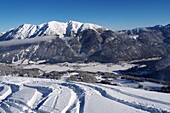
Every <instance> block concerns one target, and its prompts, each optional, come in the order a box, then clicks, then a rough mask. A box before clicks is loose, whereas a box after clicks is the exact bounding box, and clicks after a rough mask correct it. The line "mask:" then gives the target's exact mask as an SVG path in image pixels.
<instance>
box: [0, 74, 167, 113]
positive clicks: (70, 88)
mask: <svg viewBox="0 0 170 113" xmlns="http://www.w3.org/2000/svg"><path fill="white" fill-rule="evenodd" d="M14 79H15V80H14ZM24 81H25V82H24ZM136 91H138V90H136ZM140 91H142V90H140ZM142 92H144V93H146V94H148V93H149V91H145V90H143V91H142ZM26 93H27V94H26ZM153 94H155V95H154V96H157V95H159V96H160V94H161V93H158V92H157V93H153ZM27 95H28V96H27ZM161 96H166V97H167V100H169V101H165V100H159V99H157V98H150V97H147V96H141V95H137V94H135V93H134V92H130V90H129V91H128V89H127V90H125V89H123V88H122V87H120V86H109V85H103V84H90V83H89V84H88V83H78V82H66V81H57V80H50V79H38V78H34V79H33V78H22V77H0V113H18V112H23V113H30V112H31V113H89V112H99V110H100V109H102V110H103V111H101V113H103V112H107V113H112V112H123V111H124V110H126V112H127V113H129V112H130V113H136V112H138V113H139V112H140V113H141V112H151V113H170V94H164V93H162V95H161ZM162 98H163V97H162ZM98 105H99V106H98ZM91 106H93V107H95V108H90V107H91ZM157 106H158V107H157ZM114 109H115V110H118V111H113V110H114ZM109 110H110V111H109Z"/></svg>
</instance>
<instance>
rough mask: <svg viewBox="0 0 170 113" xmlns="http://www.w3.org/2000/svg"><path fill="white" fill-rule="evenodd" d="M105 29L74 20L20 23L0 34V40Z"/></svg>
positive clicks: (75, 33)
mask: <svg viewBox="0 0 170 113" xmlns="http://www.w3.org/2000/svg"><path fill="white" fill-rule="evenodd" d="M100 28H101V29H105V28H104V27H102V26H99V25H96V24H91V23H81V22H76V21H68V22H57V21H50V22H46V23H42V24H39V25H34V24H22V25H20V26H18V27H16V28H13V29H10V30H8V31H7V32H5V33H3V34H1V35H0V40H1V41H2V40H10V39H25V38H33V37H37V36H46V35H47V36H56V35H58V36H59V37H64V36H74V35H78V33H80V32H81V31H83V30H86V29H93V30H96V29H100Z"/></svg>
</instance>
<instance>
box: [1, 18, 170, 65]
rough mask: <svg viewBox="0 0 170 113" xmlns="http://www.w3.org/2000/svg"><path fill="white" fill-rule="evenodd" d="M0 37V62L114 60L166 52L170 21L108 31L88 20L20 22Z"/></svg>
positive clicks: (149, 56) (139, 57) (106, 61)
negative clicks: (40, 22) (165, 23)
mask: <svg viewBox="0 0 170 113" xmlns="http://www.w3.org/2000/svg"><path fill="white" fill-rule="evenodd" d="M54 37H55V38H54ZM18 39H22V40H18ZM0 40H1V41H0V46H1V47H0V62H5V63H14V62H19V61H20V62H24V61H28V62H30V61H40V60H41V61H44V62H47V63H57V62H77V61H82V62H92V61H95V62H103V63H117V62H120V61H132V60H138V59H147V58H153V57H165V56H167V55H169V53H170V50H169V46H170V24H168V25H156V26H154V27H145V28H136V29H132V30H121V31H112V30H108V29H106V28H104V27H102V26H99V25H95V24H91V23H80V22H76V21H68V22H65V23H63V22H56V21H51V22H47V23H44V24H40V25H31V24H23V25H21V26H19V27H17V28H13V29H11V30H9V31H7V32H3V33H1V34H0ZM7 40H8V41H7ZM4 41H5V42H4Z"/></svg>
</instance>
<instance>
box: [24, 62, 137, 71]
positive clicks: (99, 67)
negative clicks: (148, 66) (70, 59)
mask: <svg viewBox="0 0 170 113" xmlns="http://www.w3.org/2000/svg"><path fill="white" fill-rule="evenodd" d="M133 66H135V65H134V64H128V63H122V64H112V63H110V64H101V63H58V64H54V65H51V64H50V65H48V64H30V65H25V66H23V67H24V68H25V69H32V68H39V69H41V70H43V71H46V72H50V71H68V70H80V71H88V72H98V71H100V72H113V71H118V70H126V69H129V68H131V67H133Z"/></svg>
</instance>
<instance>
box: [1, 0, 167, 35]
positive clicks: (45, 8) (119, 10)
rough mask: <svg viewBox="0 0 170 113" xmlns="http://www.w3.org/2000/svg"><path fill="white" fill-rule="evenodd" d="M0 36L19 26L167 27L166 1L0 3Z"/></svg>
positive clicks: (32, 0)
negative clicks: (50, 23) (71, 23)
mask: <svg viewBox="0 0 170 113" xmlns="http://www.w3.org/2000/svg"><path fill="white" fill-rule="evenodd" d="M0 4H1V5H0V32H2V31H6V30H8V29H10V28H13V27H16V26H19V25H21V24H23V23H30V24H41V23H44V22H48V21H51V20H55V21H62V22H66V21H69V20H75V21H80V22H90V23H95V24H99V25H101V26H105V27H107V28H109V29H114V30H116V29H129V28H135V27H142V26H152V25H156V24H168V23H170V0H1V1H0Z"/></svg>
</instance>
